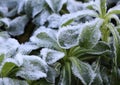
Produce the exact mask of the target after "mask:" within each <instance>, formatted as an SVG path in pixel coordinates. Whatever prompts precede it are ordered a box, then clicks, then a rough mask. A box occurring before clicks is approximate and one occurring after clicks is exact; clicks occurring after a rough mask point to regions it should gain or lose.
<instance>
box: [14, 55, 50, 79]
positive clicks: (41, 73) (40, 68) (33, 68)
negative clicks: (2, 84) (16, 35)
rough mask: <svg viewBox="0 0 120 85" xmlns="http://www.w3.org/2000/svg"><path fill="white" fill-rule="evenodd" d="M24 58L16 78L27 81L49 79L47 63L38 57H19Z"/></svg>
mask: <svg viewBox="0 0 120 85" xmlns="http://www.w3.org/2000/svg"><path fill="white" fill-rule="evenodd" d="M19 56H21V57H22V60H21V62H23V64H22V65H21V68H20V70H19V71H18V72H17V73H16V76H19V77H21V78H24V79H27V80H38V79H40V78H45V77H47V70H48V68H47V67H48V66H47V63H46V62H45V61H44V60H42V59H41V58H40V57H38V56H34V55H31V56H29V55H19Z"/></svg>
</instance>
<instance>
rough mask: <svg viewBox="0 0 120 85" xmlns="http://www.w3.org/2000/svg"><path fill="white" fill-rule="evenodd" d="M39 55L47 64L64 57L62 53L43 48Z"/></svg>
mask: <svg viewBox="0 0 120 85" xmlns="http://www.w3.org/2000/svg"><path fill="white" fill-rule="evenodd" d="M41 55H42V58H43V60H45V61H46V62H47V63H48V64H53V63H55V62H56V61H58V60H60V59H61V58H63V57H64V53H63V52H60V51H56V50H52V49H48V48H43V49H42V50H41Z"/></svg>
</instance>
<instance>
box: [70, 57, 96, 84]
mask: <svg viewBox="0 0 120 85" xmlns="http://www.w3.org/2000/svg"><path fill="white" fill-rule="evenodd" d="M71 62H72V72H73V74H74V75H75V76H76V77H78V78H79V79H80V80H81V82H82V83H83V84H84V85H91V83H92V82H93V80H94V78H95V76H96V74H95V72H94V71H93V70H92V68H91V66H90V65H89V64H87V63H84V62H82V61H80V60H78V59H77V58H71Z"/></svg>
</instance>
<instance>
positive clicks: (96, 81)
mask: <svg viewBox="0 0 120 85" xmlns="http://www.w3.org/2000/svg"><path fill="white" fill-rule="evenodd" d="M92 68H93V69H94V71H95V73H96V77H95V79H94V81H93V82H92V85H103V80H102V76H101V72H100V66H99V65H98V64H97V62H94V63H93V64H92Z"/></svg>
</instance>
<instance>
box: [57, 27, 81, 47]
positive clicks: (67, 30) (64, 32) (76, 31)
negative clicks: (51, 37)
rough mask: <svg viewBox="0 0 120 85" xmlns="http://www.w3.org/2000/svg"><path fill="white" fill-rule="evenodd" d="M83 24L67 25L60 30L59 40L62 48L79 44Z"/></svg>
mask: <svg viewBox="0 0 120 85" xmlns="http://www.w3.org/2000/svg"><path fill="white" fill-rule="evenodd" d="M81 31H82V26H81V25H78V26H66V27H63V28H60V30H59V31H58V36H57V41H58V44H59V46H60V47H61V48H64V49H69V48H71V47H74V46H76V45H78V43H79V36H80V34H81Z"/></svg>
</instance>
